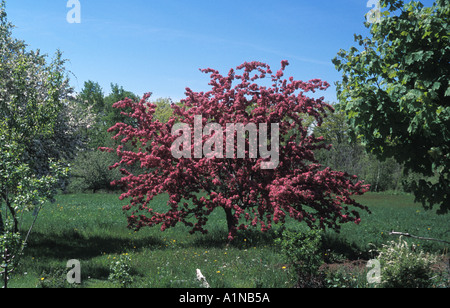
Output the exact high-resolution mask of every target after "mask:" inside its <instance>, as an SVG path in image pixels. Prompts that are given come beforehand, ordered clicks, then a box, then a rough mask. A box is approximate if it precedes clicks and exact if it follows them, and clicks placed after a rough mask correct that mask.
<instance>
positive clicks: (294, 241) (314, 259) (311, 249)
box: [276, 229, 324, 288]
mask: <svg viewBox="0 0 450 308" xmlns="http://www.w3.org/2000/svg"><path fill="white" fill-rule="evenodd" d="M276 242H277V243H278V244H279V245H280V247H281V252H282V253H283V255H284V257H285V258H286V261H287V262H289V263H290V264H291V265H292V266H293V267H294V269H295V271H296V274H297V275H298V287H306V288H308V287H321V286H322V284H323V279H322V276H321V275H320V272H319V268H320V266H321V265H322V264H323V262H324V261H323V253H322V232H321V231H320V230H315V229H311V230H308V231H306V232H301V233H299V232H298V231H291V230H285V231H284V232H283V234H282V236H281V238H279V239H277V240H276Z"/></svg>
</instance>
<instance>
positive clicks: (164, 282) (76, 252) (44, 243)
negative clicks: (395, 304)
mask: <svg viewBox="0 0 450 308" xmlns="http://www.w3.org/2000/svg"><path fill="white" fill-rule="evenodd" d="M359 199H360V200H359V201H360V202H362V203H363V204H365V205H367V206H369V208H370V209H371V211H372V214H371V215H369V214H363V215H362V223H361V225H359V226H358V225H345V226H343V228H342V231H341V233H340V234H337V233H335V232H334V231H328V232H327V234H326V237H325V244H326V246H327V247H328V251H327V256H329V258H328V261H330V262H339V261H342V260H344V259H350V260H357V259H368V258H369V257H371V256H370V250H371V249H373V248H374V246H377V247H380V246H381V244H383V243H386V242H387V241H389V240H392V239H393V238H392V237H390V236H389V235H388V233H389V232H390V231H392V230H395V231H401V232H409V233H411V234H415V235H418V236H426V237H434V238H440V239H444V240H450V232H449V228H448V218H449V215H447V216H437V215H436V214H435V213H433V212H426V211H424V210H423V209H422V207H421V206H420V205H417V204H414V203H413V197H411V196H409V195H381V194H367V195H365V196H362V197H359ZM166 201H167V199H166V198H165V197H164V196H161V197H160V198H157V199H155V200H154V202H155V204H154V206H155V208H158V207H164V206H165V203H166ZM124 204H125V202H124V201H119V200H118V196H117V195H114V194H97V195H92V194H74V195H60V196H58V197H57V198H56V202H55V203H54V204H48V205H47V207H46V208H45V209H44V210H43V211H42V212H41V214H40V217H39V219H38V222H37V224H36V226H35V229H34V231H33V233H32V235H31V239H30V242H29V244H28V247H27V248H26V250H25V256H24V257H23V259H22V263H21V265H20V267H19V269H18V271H17V273H16V274H15V275H14V277H13V279H12V281H11V283H10V286H12V287H60V286H65V287H68V286H70V285H68V284H67V283H66V282H65V274H66V273H67V271H68V269H66V263H67V261H68V260H70V259H78V260H79V261H80V262H81V275H82V284H81V286H80V287H91V288H95V287H114V286H115V285H114V284H113V283H112V282H110V281H109V280H108V276H109V273H110V265H111V263H112V262H113V261H114V260H115V259H116V258H118V257H119V255H120V254H123V253H128V255H129V256H130V257H131V271H132V273H131V274H132V275H133V277H134V279H133V284H132V286H133V287H152V288H159V287H199V286H200V283H199V282H197V281H196V279H195V278H196V269H197V268H198V269H201V271H202V273H203V274H204V275H205V277H206V279H207V280H208V283H209V284H210V285H211V286H212V287H225V288H232V287H233V288H234V287H242V288H254V287H266V288H285V287H292V286H293V285H295V282H296V281H295V275H294V274H293V270H292V269H291V267H289V266H288V265H286V264H285V263H284V259H283V256H282V255H281V253H280V250H279V247H277V246H276V245H275V244H274V240H275V238H276V237H277V236H278V233H279V231H280V226H276V227H275V228H274V229H273V230H271V231H270V232H268V233H264V234H262V233H260V232H259V231H258V230H247V231H245V232H241V233H239V235H238V236H237V238H236V239H235V241H234V242H232V243H231V244H229V245H228V243H227V240H226V235H227V227H226V220H225V215H224V213H223V212H222V211H217V212H214V213H213V214H212V215H211V216H210V220H209V222H208V227H209V231H210V232H209V234H207V235H201V234H194V235H190V234H189V233H188V229H187V228H186V227H184V226H182V225H179V226H177V227H175V228H172V229H168V230H167V231H165V232H161V231H160V230H159V228H147V229H143V230H141V231H139V232H134V231H132V230H129V229H127V228H126V217H125V215H124V213H123V212H122V206H123V205H124ZM285 227H286V228H290V229H296V230H298V231H299V232H301V230H303V229H304V228H305V226H304V225H302V224H298V223H295V222H292V221H290V222H288V223H287V224H286V226H285ZM416 245H420V246H421V247H423V248H424V249H425V250H427V251H432V252H440V251H442V250H444V249H445V248H446V247H445V245H443V244H441V243H434V242H416Z"/></svg>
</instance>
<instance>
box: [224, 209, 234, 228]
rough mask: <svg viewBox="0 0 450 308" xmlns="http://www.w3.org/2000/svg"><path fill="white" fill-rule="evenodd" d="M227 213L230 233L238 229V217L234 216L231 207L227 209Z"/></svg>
mask: <svg viewBox="0 0 450 308" xmlns="http://www.w3.org/2000/svg"><path fill="white" fill-rule="evenodd" d="M225 214H226V215H227V226H228V234H230V233H233V232H234V231H235V229H236V219H235V218H234V215H233V213H232V210H231V209H225Z"/></svg>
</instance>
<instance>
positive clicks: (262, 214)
mask: <svg viewBox="0 0 450 308" xmlns="http://www.w3.org/2000/svg"><path fill="white" fill-rule="evenodd" d="M286 65H288V63H287V61H283V62H282V68H281V69H280V70H279V71H278V72H277V73H276V75H271V78H272V82H273V85H272V87H269V88H267V87H265V86H260V85H258V84H257V83H256V81H257V80H258V79H260V78H265V76H266V75H267V74H272V71H271V70H270V67H269V66H268V65H266V64H264V63H259V62H251V63H244V64H243V65H241V66H239V67H238V68H237V69H238V70H242V71H243V72H242V75H237V74H236V73H235V71H234V70H233V69H232V70H230V72H229V74H228V76H222V75H220V74H219V72H217V71H215V70H212V69H206V70H203V72H205V73H210V74H211V82H210V83H209V84H210V85H211V86H212V90H211V91H209V92H206V93H203V92H200V93H197V92H193V91H192V90H190V89H186V95H187V98H186V99H184V100H182V102H181V104H180V105H176V104H174V105H172V108H173V113H174V115H173V116H172V117H171V118H170V119H169V121H167V122H166V123H162V122H161V121H159V120H157V119H155V117H154V113H155V108H156V105H155V104H151V103H148V99H149V97H150V94H147V95H145V96H144V97H143V99H142V100H140V101H139V102H133V100H131V99H127V100H123V101H120V102H117V103H116V104H115V105H114V107H116V108H122V109H126V110H128V109H131V110H132V111H131V112H122V114H123V115H124V116H128V117H130V118H132V119H133V121H134V122H135V123H136V124H135V125H130V124H126V123H117V124H116V125H115V126H114V127H112V128H110V130H109V131H111V132H115V133H116V135H115V136H114V139H115V140H117V141H120V142H121V144H120V145H119V146H118V147H117V149H115V148H103V149H102V150H103V151H109V152H114V153H117V155H118V156H119V159H120V160H119V162H117V163H116V164H115V165H114V166H112V168H119V167H120V168H121V169H120V170H121V172H122V173H123V175H124V177H123V178H122V179H120V180H119V181H116V182H115V183H114V184H116V185H119V186H121V187H123V188H124V189H125V191H126V192H125V193H124V194H122V196H121V199H125V198H131V202H130V204H129V205H127V206H125V207H124V210H125V211H127V212H129V213H128V222H129V227H131V228H135V229H136V230H138V229H140V228H142V227H144V226H155V225H160V224H161V225H162V226H161V229H162V230H165V229H167V228H169V227H173V226H175V225H176V224H177V223H184V224H185V225H187V226H189V227H191V228H192V230H191V232H196V231H200V232H203V233H204V232H207V230H206V228H205V225H206V223H207V220H208V215H209V214H211V213H212V212H213V211H215V210H216V209H223V210H224V211H225V214H226V218H227V226H228V237H229V239H232V238H233V237H234V235H235V234H236V232H237V231H238V230H240V229H246V228H248V227H249V226H250V225H251V226H257V225H258V224H259V225H260V226H261V230H262V231H267V230H269V229H270V228H271V226H272V223H279V222H284V221H285V218H286V216H290V217H292V218H293V219H295V220H297V221H303V222H305V223H307V224H308V225H309V226H310V227H314V226H317V227H321V228H326V227H329V228H334V229H339V225H340V224H341V223H346V222H355V223H359V221H360V217H359V213H358V211H357V209H366V208H365V207H364V206H362V205H361V204H359V203H357V202H356V201H355V200H354V199H353V198H352V195H354V194H362V193H364V192H365V191H366V190H367V187H366V186H364V185H363V184H362V183H361V182H357V181H356V177H355V176H350V175H349V174H347V173H345V172H336V171H332V170H331V169H330V168H323V167H322V166H321V165H319V164H317V161H316V159H315V157H314V151H316V150H319V149H322V148H325V147H326V146H325V145H324V144H323V143H322V142H321V141H322V138H316V137H314V136H311V135H309V134H308V126H304V123H303V119H302V117H301V116H300V115H301V114H308V115H310V116H312V117H314V119H315V120H316V121H317V123H318V125H320V124H321V123H322V120H323V117H324V116H325V115H326V113H325V112H326V110H329V109H332V107H331V106H329V105H327V104H325V103H324V102H323V98H321V99H312V98H309V97H307V96H305V95H304V94H305V93H306V92H309V91H316V90H325V89H326V88H328V86H329V85H328V84H327V83H326V82H322V81H320V80H317V79H315V80H311V81H309V82H302V81H294V79H293V78H292V77H291V78H289V80H286V79H284V80H283V79H282V77H283V75H284V69H285V67H286ZM254 73H256V74H255V75H254V76H253V74H254ZM236 80H237V81H238V82H239V81H240V83H238V84H236V85H235V86H233V82H235V81H236ZM195 115H202V116H203V121H202V124H201V125H202V128H203V129H204V128H205V126H206V124H207V123H208V122H209V123H211V122H214V123H217V124H219V125H220V126H221V127H222V129H223V131H226V124H230V123H235V124H236V123H243V124H248V123H254V124H256V126H257V127H258V126H259V124H261V123H266V124H269V126H270V124H272V123H279V129H280V147H279V157H280V162H279V166H278V167H277V168H276V169H273V170H263V169H262V168H261V164H262V163H263V162H264V161H265V160H266V159H265V158H263V157H259V158H251V157H250V156H249V154H248V152H249V140H248V139H247V140H246V156H245V159H237V158H235V159H227V158H220V154H223V157H225V156H226V154H225V152H223V151H225V149H223V151H222V153H220V150H218V149H217V148H216V149H215V150H216V151H217V152H216V155H214V156H213V157H202V158H192V157H186V156H185V157H181V158H175V157H174V156H173V155H172V151H171V149H172V146H173V144H174V141H175V140H176V139H177V138H178V137H179V135H172V133H171V132H172V129H173V128H174V125H175V124H176V123H185V124H187V125H188V126H189V127H190V128H191V129H193V128H194V124H195V122H194V121H195V118H194V117H195ZM217 129H218V128H216V132H215V133H214V134H213V132H212V131H211V132H209V134H208V136H211V137H214V138H219V139H218V140H219V142H220V141H224V144H226V140H225V139H226V137H225V136H223V135H225V134H223V135H221V134H219V133H218V132H217ZM262 132H263V131H262V130H259V131H258V135H259V136H261V135H260V134H261V133H262ZM216 133H217V135H216ZM265 133H267V132H265ZM193 135H194V134H192V135H189V136H188V138H189V140H191V141H192V143H191V144H192V146H191V147H188V148H187V149H186V150H188V151H189V150H194V147H195V142H194V141H195V140H194V136H193ZM208 136H204V138H203V140H202V144H201V145H202V147H203V148H205V146H206V147H207V146H208V144H209V147H210V148H212V146H211V144H210V143H211V140H209V138H208ZM269 139H271V138H270V137H269ZM215 140H217V139H215ZM296 140H299V141H296ZM235 141H236V138H235ZM125 145H127V146H128V147H131V148H132V149H133V150H129V148H128V150H126V149H125V148H124V146H125ZM272 146H275V145H274V144H272ZM192 153H193V151H192ZM234 153H237V145H236V142H235V143H234ZM235 157H236V156H235ZM132 166H138V167H139V168H140V169H141V170H142V171H141V173H140V174H133V173H132V172H131V171H130V170H131V168H132ZM162 193H168V195H169V200H168V202H167V206H168V208H167V212H157V211H156V210H155V209H153V208H152V203H151V201H152V199H153V198H154V197H155V196H156V195H159V194H162Z"/></svg>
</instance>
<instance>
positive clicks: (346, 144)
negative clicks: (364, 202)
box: [313, 110, 406, 192]
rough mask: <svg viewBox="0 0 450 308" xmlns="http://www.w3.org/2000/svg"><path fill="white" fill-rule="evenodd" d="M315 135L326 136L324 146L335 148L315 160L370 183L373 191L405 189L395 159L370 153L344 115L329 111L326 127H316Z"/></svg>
mask: <svg viewBox="0 0 450 308" xmlns="http://www.w3.org/2000/svg"><path fill="white" fill-rule="evenodd" d="M313 132H314V134H315V135H316V136H323V138H324V141H323V142H324V143H325V144H327V145H328V144H331V145H332V146H331V149H329V150H327V149H324V150H320V151H318V152H317V155H316V157H317V160H318V161H319V162H320V163H321V164H323V165H325V166H329V167H331V168H332V169H334V170H339V171H346V172H348V173H351V174H355V175H357V176H358V177H359V178H360V179H363V180H364V181H365V183H367V184H370V190H371V191H374V192H379V191H386V190H396V191H399V190H404V189H405V187H404V186H405V185H403V181H405V180H406V179H404V178H403V176H402V173H403V166H402V165H400V164H399V163H397V162H396V161H395V160H394V159H393V158H388V159H386V160H384V161H380V160H379V159H378V158H377V157H376V156H375V155H374V154H372V153H368V152H367V151H366V150H365V148H364V146H363V145H362V144H361V138H357V137H356V136H353V137H352V134H353V131H352V130H351V128H350V126H349V125H348V123H347V121H346V114H345V113H344V112H342V111H340V110H337V111H335V112H328V115H327V117H326V118H325V119H324V120H323V124H322V125H321V126H318V127H314V129H313ZM405 184H406V183H405Z"/></svg>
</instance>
